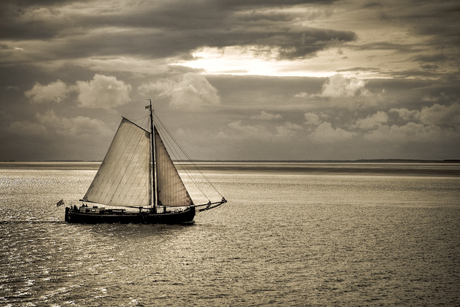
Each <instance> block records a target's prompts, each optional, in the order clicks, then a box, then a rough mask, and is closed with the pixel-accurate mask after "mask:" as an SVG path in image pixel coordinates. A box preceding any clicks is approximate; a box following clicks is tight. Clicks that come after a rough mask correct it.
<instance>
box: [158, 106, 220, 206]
mask: <svg viewBox="0 0 460 307" xmlns="http://www.w3.org/2000/svg"><path fill="white" fill-rule="evenodd" d="M153 116H155V114H153ZM155 119H156V120H157V121H158V123H160V124H161V126H162V127H163V129H164V130H165V131H166V132H167V134H168V135H170V136H171V138H172V140H173V141H174V143H175V144H176V145H177V147H179V148H180V150H181V151H182V152H183V153H184V155H185V156H186V157H187V158H188V160H189V161H190V162H191V163H192V165H193V166H194V167H195V169H196V170H197V171H198V172H199V173H200V174H201V176H203V178H204V179H205V180H206V181H207V182H208V184H209V185H210V186H211V187H212V188H213V189H214V190H215V191H216V192H217V194H219V195H220V197H223V196H222V194H220V193H219V191H218V190H217V189H216V187H214V185H213V184H212V183H211V182H210V181H209V180H208V178H206V176H204V175H203V173H202V172H201V171H200V170H199V169H198V167H197V166H196V164H195V163H194V162H193V161H192V159H190V157H189V156H188V155H187V153H186V152H185V150H184V149H183V148H182V147H181V146H180V145H179V143H178V142H177V141H176V139H175V138H174V136H172V134H171V133H170V132H169V130H168V129H167V128H166V127H165V125H164V124H163V123H162V122H161V120H160V119H159V118H158V117H156V116H155Z"/></svg>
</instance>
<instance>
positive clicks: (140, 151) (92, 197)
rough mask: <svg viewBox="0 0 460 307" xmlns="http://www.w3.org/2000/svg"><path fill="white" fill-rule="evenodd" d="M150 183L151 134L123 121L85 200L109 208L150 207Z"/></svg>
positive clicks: (125, 120)
mask: <svg viewBox="0 0 460 307" xmlns="http://www.w3.org/2000/svg"><path fill="white" fill-rule="evenodd" d="M150 182H151V180H150V133H149V132H148V131H146V130H144V129H142V128H140V127H139V126H137V125H135V124H134V123H132V122H130V121H129V120H127V119H126V118H123V119H122V121H121V123H120V126H119V127H118V130H117V133H116V134H115V137H114V139H113V141H112V144H111V145H110V148H109V150H108V152H107V154H106V156H105V158H104V161H103V162H102V164H101V167H100V168H99V171H98V172H97V174H96V177H94V180H93V182H92V183H91V186H90V187H89V189H88V191H87V192H86V194H85V197H84V198H83V200H85V201H89V202H95V203H100V204H105V205H109V206H149V205H151V200H150V199H151V188H150V187H151V183H150Z"/></svg>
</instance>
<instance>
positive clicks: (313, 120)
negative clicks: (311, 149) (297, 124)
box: [304, 112, 321, 126]
mask: <svg viewBox="0 0 460 307" xmlns="http://www.w3.org/2000/svg"><path fill="white" fill-rule="evenodd" d="M304 117H305V123H304V125H307V126H318V125H319V124H320V123H321V122H320V120H319V116H318V115H317V114H315V113H311V112H307V113H305V114H304Z"/></svg>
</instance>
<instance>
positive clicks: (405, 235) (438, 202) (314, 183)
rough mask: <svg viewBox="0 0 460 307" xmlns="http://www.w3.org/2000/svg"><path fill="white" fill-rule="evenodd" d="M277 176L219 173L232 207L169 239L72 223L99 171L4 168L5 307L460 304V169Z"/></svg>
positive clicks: (0, 256)
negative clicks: (61, 203)
mask: <svg viewBox="0 0 460 307" xmlns="http://www.w3.org/2000/svg"><path fill="white" fill-rule="evenodd" d="M82 165H83V164H82ZM266 166H267V165H265V166H264V165H263V164H258V165H254V164H251V166H250V167H247V166H244V167H242V168H241V165H239V166H238V165H233V166H232V165H225V167H220V168H219V167H218V166H216V165H212V166H211V167H208V168H206V170H205V173H206V176H207V177H208V179H210V181H212V182H213V183H214V185H215V186H216V188H217V189H218V190H219V191H220V192H221V193H222V194H223V195H224V196H225V197H226V198H227V200H229V203H228V204H226V205H224V206H222V207H220V208H218V209H215V210H211V211H208V212H204V213H201V214H199V215H197V217H196V218H195V221H196V223H195V224H194V225H192V226H166V225H117V224H103V225H73V224H67V223H65V222H64V221H63V220H64V208H63V207H56V205H55V204H56V202H57V201H58V200H59V199H61V198H64V200H66V202H67V203H70V202H71V201H73V202H74V204H77V201H78V199H79V198H81V197H82V196H83V195H84V193H85V192H86V189H87V188H88V186H89V184H90V182H91V180H92V178H93V176H94V175H95V172H96V171H95V168H94V167H93V166H91V165H89V166H88V165H83V166H78V167H73V166H72V167H68V168H67V169H66V167H63V165H58V166H57V167H56V165H40V166H38V167H37V166H36V165H35V166H33V165H25V166H24V165H21V166H19V167H5V165H3V168H0V305H4V306H53V305H54V306H75V305H76V306H83V305H85V306H152V305H156V306H310V305H312V306H315V305H337V306H344V305H355V306H356V305H361V306H363V305H399V306H433V305H435V306H436V305H444V306H455V305H459V304H460V291H459V289H460V224H459V223H460V222H459V221H460V176H459V175H458V172H457V171H458V170H459V169H460V166H459V165H458V164H450V165H447V164H446V165H445V164H443V165H436V164H433V165H427V164H424V165H419V166H417V165H416V164H411V165H406V166H404V165H402V164H398V165H383V166H382V165H374V164H368V165H364V164H363V165H361V166H359V167H358V168H359V169H360V171H358V172H356V170H353V169H356V168H357V166H356V165H346V164H341V165H332V166H331V165H329V164H327V165H326V164H325V165H315V166H311V165H298V167H295V165H292V164H290V165H289V166H288V167H286V165H283V166H279V165H278V166H276V167H274V166H273V165H270V166H269V167H266ZM277 167H278V168H277ZM331 167H332V168H333V170H332V171H331V170H330V169H331ZM309 168H314V169H315V170H314V172H309V171H308V169H309ZM427 168H428V169H429V170H430V171H429V172H423V171H422V172H419V171H418V170H419V169H427ZM326 169H327V170H326ZM340 169H342V170H343V169H351V171H347V172H344V171H340ZM382 169H383V170H384V171H382ZM394 169H399V170H400V169H403V170H404V171H403V172H400V171H392V170H394ZM438 169H439V172H437V173H436V170H438ZM385 170H387V171H385ZM433 170H435V172H433ZM395 172H396V173H395ZM433 174H434V175H433ZM187 182H188V181H187ZM192 194H195V192H194V190H193V188H192Z"/></svg>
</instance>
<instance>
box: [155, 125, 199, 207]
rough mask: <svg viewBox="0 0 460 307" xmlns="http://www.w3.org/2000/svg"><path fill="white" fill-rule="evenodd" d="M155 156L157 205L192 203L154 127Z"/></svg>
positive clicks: (177, 205) (184, 204) (169, 205)
mask: <svg viewBox="0 0 460 307" xmlns="http://www.w3.org/2000/svg"><path fill="white" fill-rule="evenodd" d="M154 130H155V158H156V169H157V193H158V205H160V206H168V207H183V206H190V205H192V204H193V203H192V199H191V198H190V195H189V194H188V192H187V190H186V189H185V186H184V183H183V182H182V179H181V178H180V176H179V173H178V172H177V169H176V167H175V166H174V164H173V162H172V160H171V157H170V156H169V154H168V152H167V151H166V148H165V146H164V144H163V141H162V140H161V138H160V135H159V133H158V131H157V129H156V128H154Z"/></svg>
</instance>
